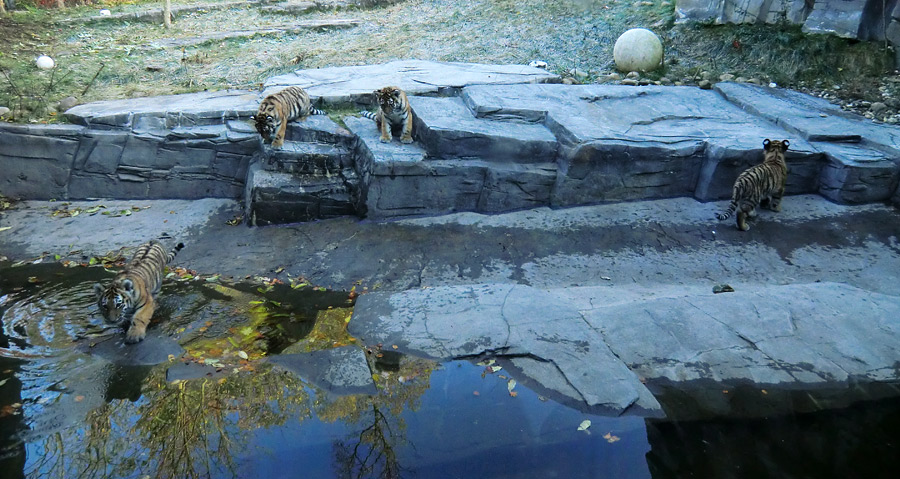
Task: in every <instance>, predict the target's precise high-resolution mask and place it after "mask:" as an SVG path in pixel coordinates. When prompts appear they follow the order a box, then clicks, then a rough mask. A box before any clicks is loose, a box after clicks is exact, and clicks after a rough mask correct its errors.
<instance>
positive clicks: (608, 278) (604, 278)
mask: <svg viewBox="0 0 900 479" xmlns="http://www.w3.org/2000/svg"><path fill="white" fill-rule="evenodd" d="M600 279H602V280H604V281H612V278H610V277H609V276H601V277H600Z"/></svg>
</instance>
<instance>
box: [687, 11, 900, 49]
mask: <svg viewBox="0 0 900 479" xmlns="http://www.w3.org/2000/svg"><path fill="white" fill-rule="evenodd" d="M675 14H676V17H677V18H678V20H677V21H679V22H683V21H690V20H696V21H702V22H713V23H717V24H724V23H779V22H789V23H793V24H797V25H803V31H805V32H808V33H830V34H834V35H837V36H839V37H844V38H855V39H859V40H875V41H883V40H885V39H887V40H888V41H890V42H891V43H892V44H893V45H894V46H900V4H898V2H897V0H677V1H676V4H675Z"/></svg>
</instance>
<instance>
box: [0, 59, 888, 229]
mask: <svg viewBox="0 0 900 479" xmlns="http://www.w3.org/2000/svg"><path fill="white" fill-rule="evenodd" d="M558 80H559V78H558V77H556V76H555V75H552V74H549V73H547V72H546V71H544V70H542V69H539V68H533V67H527V66H521V65H508V66H498V65H473V64H460V63H439V62H421V61H398V62H392V63H388V64H384V65H373V66H362V67H340V68H328V69H320V70H309V71H304V70H301V71H298V72H295V73H291V74H288V75H283V76H279V77H275V78H273V79H271V80H270V81H269V82H268V87H267V88H266V91H264V92H263V93H261V94H260V93H256V92H248V91H224V92H203V93H194V94H187V95H173V96H167V97H157V98H139V99H133V100H121V101H106V102H97V103H91V104H86V105H79V106H76V107H74V108H72V109H70V110H68V111H67V112H66V116H67V118H69V119H70V121H72V124H63V125H7V124H0V192H2V193H3V194H4V195H6V196H8V197H12V198H22V199H69V200H71V199H87V198H100V197H102V198H120V199H161V198H172V199H174V198H184V199H196V198H233V199H242V200H243V201H244V204H245V217H246V218H247V219H248V221H249V222H250V224H252V225H267V224H278V223H292V222H299V221H308V220H313V219H321V218H331V217H335V216H345V215H357V216H362V217H368V218H373V219H384V218H397V217H408V216H430V215H440V214H446V213H451V212H457V211H474V212H482V213H499V212H505V211H512V210H518V209H525V208H533V207H537V206H554V207H556V206H558V207H565V206H575V205H582V204H590V203H597V202H618V201H631V200H639V199H652V198H669V197H678V196H693V197H695V198H697V199H700V200H703V201H708V200H717V199H722V198H726V197H729V196H730V193H731V186H732V183H733V181H734V178H735V177H736V176H737V175H738V173H739V172H740V171H742V170H744V169H746V168H747V167H748V166H750V165H753V164H756V163H758V162H759V161H760V158H761V154H762V153H761V149H762V140H763V139H764V138H771V139H785V138H786V139H790V140H791V149H790V150H789V151H788V157H787V159H788V163H789V167H790V176H789V178H788V187H787V188H788V189H787V191H788V194H802V193H819V194H821V195H823V196H825V197H827V198H829V199H831V200H833V201H837V202H841V203H851V204H857V203H868V202H876V201H887V200H890V199H891V198H896V197H897V184H898V180H900V133H898V132H897V129H896V128H895V127H891V126H886V125H879V124H875V123H872V122H870V121H868V120H865V119H863V118H861V117H858V116H854V115H851V114H847V113H845V112H843V111H841V110H840V109H839V108H838V107H836V106H834V105H832V104H830V103H828V102H826V101H824V100H820V99H817V98H814V97H811V96H808V95H805V94H801V93H796V92H792V91H788V90H782V89H776V88H769V87H763V86H756V85H749V84H740V83H728V82H724V83H718V84H717V85H716V86H715V88H714V89H710V90H702V89H698V88H694V87H666V86H639V87H629V86H622V85H562V84H552V82H556V81H558ZM385 84H396V85H400V86H401V87H402V88H404V89H406V90H407V91H408V93H409V94H410V104H411V105H412V108H413V111H414V113H415V121H414V139H415V140H416V141H415V143H413V144H409V145H405V144H401V143H400V142H399V141H398V140H397V139H395V141H393V142H391V143H381V142H380V141H379V138H378V132H377V129H376V128H375V124H374V122H372V121H371V120H368V119H365V118H359V117H345V118H343V119H338V121H339V122H342V123H343V125H340V124H338V123H337V122H336V121H334V120H332V119H330V118H328V117H325V116H313V117H311V118H308V119H307V120H305V121H302V122H292V123H291V124H290V127H289V129H288V133H287V141H286V143H285V145H284V147H283V148H281V149H272V148H271V147H270V146H269V145H264V144H262V142H261V140H260V138H259V135H258V134H257V133H256V131H255V129H254V127H253V125H252V124H251V123H250V121H249V117H250V115H252V114H253V113H255V111H256V109H257V106H258V103H259V101H260V99H261V98H262V96H263V95H266V94H267V93H270V92H272V91H275V90H276V89H280V88H283V87H285V86H287V85H300V86H302V87H304V88H305V89H307V91H309V92H310V94H311V96H312V97H313V98H314V99H315V100H316V101H317V102H318V104H319V106H320V107H323V108H325V109H326V110H327V109H328V108H329V106H332V105H344V106H346V105H354V106H357V107H358V106H363V107H368V105H369V104H370V103H371V101H372V95H371V92H372V91H373V90H375V89H376V88H379V87H381V86H384V85H385Z"/></svg>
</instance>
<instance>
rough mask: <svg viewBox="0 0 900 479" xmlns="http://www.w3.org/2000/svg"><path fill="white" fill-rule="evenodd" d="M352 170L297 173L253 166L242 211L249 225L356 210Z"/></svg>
mask: <svg viewBox="0 0 900 479" xmlns="http://www.w3.org/2000/svg"><path fill="white" fill-rule="evenodd" d="M355 179H356V178H355V173H354V172H353V170H350V169H347V170H344V171H341V172H339V174H336V175H333V176H321V175H319V176H315V175H311V176H306V177H297V176H295V175H293V174H290V173H280V172H274V171H265V170H262V169H259V168H252V169H251V172H250V174H249V176H248V183H247V190H246V191H247V192H246V199H245V202H246V205H245V211H246V215H247V218H248V222H249V224H250V225H251V226H266V225H272V224H287V223H298V222H301V221H311V220H317V219H325V218H334V217H338V216H350V215H355V214H357V210H356V205H357V201H358V200H357V197H356V195H357V187H356V186H355V185H354V184H353V183H355V181H354V180H355Z"/></svg>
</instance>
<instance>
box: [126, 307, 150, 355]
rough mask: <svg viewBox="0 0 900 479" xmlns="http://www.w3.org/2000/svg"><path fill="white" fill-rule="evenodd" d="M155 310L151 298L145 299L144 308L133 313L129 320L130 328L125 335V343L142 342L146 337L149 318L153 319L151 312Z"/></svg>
mask: <svg viewBox="0 0 900 479" xmlns="http://www.w3.org/2000/svg"><path fill="white" fill-rule="evenodd" d="M155 309H156V302H155V301H154V299H153V297H152V296H151V297H149V298H147V303H146V304H144V307H143V308H141V309H139V310H137V311H135V312H134V316H133V317H132V318H131V326H129V327H128V331H127V332H126V333H125V342H126V343H128V344H134V343H139V342H141V341H143V340H144V336H146V335H147V326H148V325H149V324H150V318H152V317H153V311H154V310H155Z"/></svg>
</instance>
